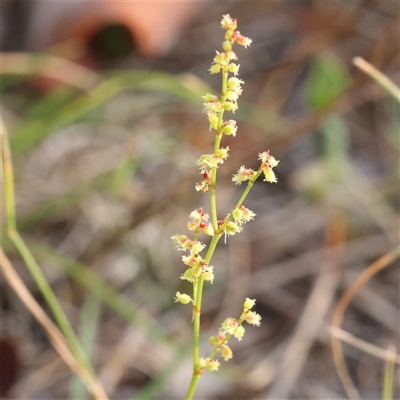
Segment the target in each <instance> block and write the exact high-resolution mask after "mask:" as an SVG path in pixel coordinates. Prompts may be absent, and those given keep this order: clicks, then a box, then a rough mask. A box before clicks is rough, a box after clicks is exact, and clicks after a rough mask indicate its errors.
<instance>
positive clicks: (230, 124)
mask: <svg viewBox="0 0 400 400" xmlns="http://www.w3.org/2000/svg"><path fill="white" fill-rule="evenodd" d="M222 131H223V132H224V134H225V135H232V136H236V131H237V126H236V121H235V120H234V119H229V120H228V121H226V122H224V124H223V129H222Z"/></svg>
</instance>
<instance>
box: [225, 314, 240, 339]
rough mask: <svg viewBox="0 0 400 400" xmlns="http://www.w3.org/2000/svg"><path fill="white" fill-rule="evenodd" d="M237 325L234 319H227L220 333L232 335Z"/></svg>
mask: <svg viewBox="0 0 400 400" xmlns="http://www.w3.org/2000/svg"><path fill="white" fill-rule="evenodd" d="M238 325H239V324H238V322H237V320H236V319H235V318H227V319H226V320H225V321H224V322H223V323H222V325H221V331H222V332H224V333H229V334H231V335H232V334H233V333H234V332H235V329H236V328H237V327H238Z"/></svg>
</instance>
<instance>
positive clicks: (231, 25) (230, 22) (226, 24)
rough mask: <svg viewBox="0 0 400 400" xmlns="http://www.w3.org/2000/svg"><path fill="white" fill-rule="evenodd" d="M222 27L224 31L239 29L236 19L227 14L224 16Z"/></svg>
mask: <svg viewBox="0 0 400 400" xmlns="http://www.w3.org/2000/svg"><path fill="white" fill-rule="evenodd" d="M221 26H222V27H223V28H224V29H229V30H235V29H236V27H237V21H236V19H233V18H231V16H230V15H229V14H225V15H223V16H222V20H221Z"/></svg>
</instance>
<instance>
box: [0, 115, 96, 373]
mask: <svg viewBox="0 0 400 400" xmlns="http://www.w3.org/2000/svg"><path fill="white" fill-rule="evenodd" d="M0 128H1V139H2V155H3V160H2V164H3V173H4V189H5V201H6V215H7V235H8V237H9V238H10V240H11V241H12V243H13V245H14V246H15V248H16V249H17V251H18V253H19V254H20V256H21V258H22V259H23V260H24V262H25V264H26V266H27V267H28V270H29V272H30V273H31V275H32V277H33V278H34V280H35V282H36V284H37V285H38V287H39V290H40V292H41V293H42V295H43V297H44V298H45V300H46V302H47V304H48V305H49V307H50V309H51V311H52V313H53V315H54V318H55V320H56V321H57V323H58V325H59V327H60V329H61V330H62V332H63V334H64V336H65V338H66V340H67V341H68V343H69V345H70V346H71V349H72V351H73V353H74V354H75V356H76V358H77V359H78V360H79V362H80V363H81V365H82V366H84V367H85V369H87V370H88V372H89V374H90V376H91V377H92V378H94V376H95V375H94V373H93V370H92V368H91V366H90V364H89V362H88V360H87V357H86V355H85V352H84V351H83V349H82V347H81V345H80V343H79V341H78V339H77V337H76V335H75V333H74V331H73V329H72V327H71V325H70V323H69V321H68V319H67V317H66V315H65V313H64V311H63V309H62V308H61V306H60V304H59V302H58V300H57V298H56V296H55V294H54V292H53V291H52V289H51V286H50V285H49V283H48V282H47V280H46V278H45V276H44V275H43V273H42V271H41V269H40V267H39V265H38V264H37V262H36V261H35V259H34V257H33V256H32V253H31V252H30V250H29V248H28V247H27V245H26V244H25V242H24V240H23V239H22V238H21V236H20V235H19V233H18V231H17V229H16V217H15V215H16V214H15V192H14V176H13V169H12V161H11V152H10V147H9V142H8V138H7V132H6V130H5V127H4V125H3V123H2V121H0Z"/></svg>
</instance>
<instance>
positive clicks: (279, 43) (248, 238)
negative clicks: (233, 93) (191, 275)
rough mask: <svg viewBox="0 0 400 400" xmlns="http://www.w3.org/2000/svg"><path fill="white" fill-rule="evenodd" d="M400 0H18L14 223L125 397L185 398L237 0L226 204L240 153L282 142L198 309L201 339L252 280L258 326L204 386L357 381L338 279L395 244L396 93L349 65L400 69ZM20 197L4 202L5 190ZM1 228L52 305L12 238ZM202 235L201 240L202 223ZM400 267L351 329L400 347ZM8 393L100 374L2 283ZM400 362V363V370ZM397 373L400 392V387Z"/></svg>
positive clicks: (221, 251)
mask: <svg viewBox="0 0 400 400" xmlns="http://www.w3.org/2000/svg"><path fill="white" fill-rule="evenodd" d="M399 11H400V10H399V3H398V2H392V1H372V0H357V1H352V2H347V1H340V0H337V1H332V2H325V1H319V0H315V1H312V0H309V1H305V0H304V1H300V0H299V1H297V2H284V1H274V2H269V1H268V2H267V1H265V2H251V1H235V2H204V3H198V2H184V3H172V2H171V3H170V2H160V3H156V2H154V3H153V2H150V1H149V2H144V3H142V2H126V3H117V2H112V1H108V2H103V3H101V2H90V3H89V2H67V1H65V2H53V3H51V2H50V3H49V2H23V1H14V2H7V3H2V11H1V23H2V28H1V29H2V31H1V47H2V50H3V52H4V53H3V54H2V78H1V90H2V92H1V96H2V110H1V112H2V118H3V120H4V123H5V125H6V126H7V127H8V130H9V133H10V144H11V150H12V153H13V162H14V170H15V180H16V182H15V185H16V187H15V190H16V201H17V217H18V221H17V225H18V228H19V231H20V233H21V235H22V236H23V238H24V239H25V240H26V241H27V243H28V245H29V247H30V249H31V250H32V252H33V254H34V255H35V257H36V259H37V260H38V262H39V264H40V266H41V267H42V269H43V271H44V273H45V274H46V277H47V279H48V280H49V282H50V283H51V285H52V287H53V289H54V291H55V292H56V294H57V297H58V299H59V300H60V302H61V304H62V306H63V308H64V309H65V310H66V312H67V315H68V317H69V318H70V320H71V322H72V324H73V326H74V328H76V331H77V332H79V335H80V337H81V338H82V342H83V343H84V346H85V349H86V350H87V352H88V354H89V355H90V358H91V360H92V362H93V364H94V366H95V369H96V372H97V373H98V376H99V377H100V379H101V381H102V383H103V384H104V387H105V389H106V391H107V393H108V394H109V396H110V398H111V399H118V400H123V399H150V398H154V399H179V398H183V397H184V394H185V392H186V388H187V384H188V382H189V379H190V375H191V368H192V367H191V356H190V345H191V335H192V326H191V324H190V321H191V307H189V306H186V307H185V306H183V305H181V304H176V303H174V301H173V297H174V295H175V293H176V291H178V290H179V291H181V292H185V291H189V290H190V288H189V287H188V286H187V285H186V283H185V282H182V281H181V280H180V279H179V276H180V274H181V273H182V272H183V271H184V266H183V264H182V262H181V260H180V257H181V254H180V253H178V252H177V251H175V249H174V248H173V244H172V242H171V240H170V237H171V236H172V235H174V234H176V233H181V234H186V223H187V220H188V215H189V213H190V212H191V211H192V210H193V209H195V208H198V207H199V206H202V207H203V208H204V209H205V210H207V211H208V210H209V206H208V197H207V195H204V194H201V193H198V192H196V191H195V190H194V185H195V183H196V182H198V181H199V180H200V176H199V173H198V168H197V166H196V165H195V163H194V161H195V160H197V159H198V157H199V156H200V155H201V154H203V153H208V152H209V149H210V148H211V146H212V143H213V137H212V135H211V134H210V132H209V131H208V123H207V120H206V118H205V115H204V114H203V113H202V98H201V95H203V94H204V93H206V92H207V91H213V92H214V93H218V91H219V88H220V76H219V75H218V76H211V75H209V74H208V71H207V69H208V68H209V66H210V64H211V61H212V59H213V57H214V54H215V50H219V49H220V48H221V43H222V40H223V30H222V29H221V28H220V20H221V16H222V15H223V14H227V13H229V14H230V15H231V16H232V17H233V18H237V19H238V29H239V30H240V32H241V33H242V34H244V35H246V36H249V37H251V38H252V39H253V44H252V46H251V47H250V48H248V49H247V50H244V49H243V48H239V49H237V51H236V52H237V55H238V57H239V64H240V65H241V67H240V78H241V79H243V80H244V81H245V85H244V93H243V96H242V97H241V99H240V100H239V110H238V112H237V113H236V114H235V118H236V119H237V120H238V126H239V130H238V135H237V137H236V138H235V139H233V140H232V139H231V138H226V139H225V138H224V142H225V145H227V144H228V145H229V146H230V147H231V153H230V158H229V159H228V160H227V162H226V163H225V164H224V165H223V166H222V167H221V168H220V171H219V172H220V175H219V178H218V179H219V181H218V182H219V186H218V192H219V193H218V196H219V198H218V202H219V212H220V215H221V216H222V217H223V216H225V215H226V213H227V212H229V211H230V210H231V208H232V206H233V205H234V204H235V203H236V201H237V199H238V197H239V196H240V195H241V193H242V190H243V188H242V187H236V186H235V185H234V184H233V183H232V182H231V176H232V174H233V173H235V172H236V170H237V169H238V167H239V166H240V165H243V164H245V165H246V166H247V167H253V168H258V162H257V156H258V153H260V152H262V151H265V150H270V151H271V153H272V154H273V155H274V156H275V157H276V158H277V159H279V160H280V164H279V166H278V167H277V168H276V169H275V170H276V173H277V176H278V184H277V185H271V184H265V183H264V184H263V183H262V182H261V180H260V182H257V183H256V184H255V186H254V189H253V191H252V192H251V193H250V195H249V197H248V199H247V200H246V202H245V205H246V206H247V207H249V208H250V209H252V210H254V211H255V212H256V213H257V217H256V219H255V221H252V222H251V223H248V224H247V225H246V227H245V229H244V231H243V232H242V233H241V234H240V235H237V236H234V237H230V238H229V239H228V240H227V243H226V245H224V244H223V243H221V244H220V246H219V247H218V250H217V252H216V254H215V257H214V259H213V262H212V264H213V265H214V266H215V274H216V279H215V281H214V284H213V285H207V286H206V288H205V295H204V307H203V317H202V331H203V339H202V349H201V352H202V354H208V353H209V352H210V350H211V347H210V345H209V344H208V338H209V336H211V335H214V334H215V333H216V332H217V331H218V327H219V325H220V323H221V322H222V321H223V319H225V318H226V317H229V316H232V317H236V316H238V315H239V314H240V312H241V307H242V303H243V300H244V298H245V297H250V298H256V299H257V304H256V311H257V312H259V313H260V314H261V315H262V318H263V319H262V325H261V327H259V328H253V327H250V326H249V327H248V328H247V330H246V335H245V337H244V340H243V341H242V342H240V343H238V342H236V341H235V342H233V341H232V343H231V344H232V346H231V347H232V349H233V352H234V358H233V359H232V360H231V361H230V362H229V363H222V365H221V368H220V371H219V372H218V373H205V374H204V376H203V377H202V379H201V380H200V383H199V387H198V391H197V392H196V393H197V397H196V398H199V399H342V398H343V399H344V398H347V397H346V394H345V391H344V389H343V387H342V385H341V383H340V380H339V378H338V375H337V372H336V369H335V366H334V363H333V356H332V350H331V346H330V333H329V326H330V323H331V320H332V315H333V311H334V308H335V305H336V304H337V301H338V299H339V298H340V295H341V294H342V293H343V292H344V291H345V290H346V289H347V288H348V287H349V286H350V285H351V283H352V282H354V280H355V279H356V278H357V276H359V275H360V273H361V272H362V271H364V270H365V269H366V268H367V267H368V266H369V265H370V264H371V263H372V262H374V261H375V260H377V259H378V258H379V257H380V256H382V255H384V254H386V253H387V252H388V251H390V250H391V249H393V248H395V247H396V246H398V242H399V176H398V171H399V166H398V161H399V122H400V121H399V119H400V118H399V117H400V114H399V106H398V104H397V103H396V102H395V100H394V99H393V98H392V97H390V96H389V95H388V94H387V93H386V92H385V91H384V90H383V89H381V88H380V87H379V86H378V85H377V84H376V83H374V82H373V81H372V80H371V79H370V78H369V77H367V76H366V75H365V74H363V73H362V72H360V71H359V70H357V69H356V68H355V67H354V66H353V65H352V59H353V57H355V56H361V57H363V58H365V59H366V60H368V61H369V62H370V63H371V64H373V65H374V66H375V67H377V68H378V69H380V70H381V71H382V72H383V73H385V74H386V75H387V76H388V77H389V78H390V79H391V80H393V81H394V82H395V83H397V84H399ZM2 208H4V207H2ZM2 211H3V219H2V220H3V231H2V245H3V248H4V250H5V252H6V253H7V254H8V256H9V257H10V259H11V261H12V263H13V265H14V267H15V268H16V269H17V271H18V273H19V274H20V276H21V277H22V278H23V280H24V282H25V283H26V285H27V286H28V287H29V289H30V290H31V292H32V293H33V294H34V297H35V298H36V300H37V301H39V302H40V303H41V305H42V306H43V307H44V309H45V310H47V306H46V305H45V302H44V301H43V298H42V296H41V295H40V293H39V291H38V289H37V287H36V285H35V283H34V282H33V280H32V278H31V277H30V275H29V273H28V272H27V270H26V267H25V266H24V264H23V262H22V261H21V259H20V257H19V256H18V255H17V253H16V252H15V250H14V249H13V247H12V246H11V243H10V242H9V240H8V239H7V238H6V236H5V234H4V232H5V228H4V225H5V218H4V210H2ZM204 240H205V241H206V240H207V239H204ZM398 267H399V265H398V263H393V264H391V265H389V266H388V267H387V268H385V269H384V270H383V271H382V272H381V273H379V274H377V275H376V276H375V277H373V279H371V280H370V281H369V282H368V283H367V284H366V285H365V286H364V287H363V288H362V289H361V290H360V291H359V292H358V293H357V295H356V296H355V298H354V300H353V301H352V302H351V304H350V306H349V308H348V310H347V311H346V314H345V317H344V324H343V329H345V330H346V331H348V332H349V333H351V334H353V335H355V336H357V337H358V338H361V339H363V340H366V341H368V342H370V343H372V344H374V345H376V346H379V347H381V348H382V349H387V347H388V346H389V345H394V346H396V347H397V348H398V347H399V292H398V289H399V268H398ZM0 285H1V310H2V314H1V321H2V323H1V338H2V339H1V351H0V353H1V356H0V360H1V362H0V364H1V375H2V377H3V378H2V379H1V385H0V386H1V391H2V393H1V395H3V396H5V397H6V396H9V397H10V398H15V399H71V400H78V399H84V398H88V397H85V396H87V395H86V392H85V390H84V389H83V387H82V386H81V385H80V383H79V382H78V381H77V380H76V379H75V378H74V377H73V376H72V374H71V372H70V370H69V369H68V367H67V366H66V365H65V364H64V362H63V361H62V360H61V359H60V358H59V356H58V354H57V353H56V352H55V351H54V349H53V348H52V346H51V345H50V343H49V341H48V339H47V337H46V336H45V335H44V334H43V332H42V330H41V328H40V326H39V325H38V324H37V323H36V321H35V319H34V318H33V317H32V316H31V314H30V313H29V312H28V311H27V310H26V308H25V307H24V305H23V304H22V303H21V301H20V300H19V298H18V297H17V296H16V295H15V293H14V292H13V291H12V290H11V289H10V287H9V286H8V285H7V282H5V281H4V279H3V280H2V281H1V283H0ZM343 349H344V354H345V358H346V363H347V366H348V368H349V372H350V374H351V377H352V379H353V381H354V383H355V385H356V387H357V388H358V390H359V391H360V394H361V396H362V398H364V399H377V398H380V397H381V390H382V384H383V374H384V365H385V361H384V360H381V359H379V358H376V357H374V356H372V355H370V354H368V353H366V352H364V351H361V350H359V349H356V348H355V347H353V346H350V345H348V344H344V345H343ZM397 371H398V370H397ZM397 375H398V374H395V382H394V385H395V394H394V398H399V396H400V392H399V379H398V376H397Z"/></svg>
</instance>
